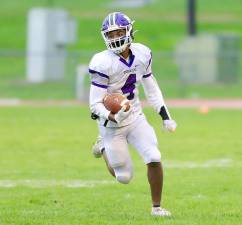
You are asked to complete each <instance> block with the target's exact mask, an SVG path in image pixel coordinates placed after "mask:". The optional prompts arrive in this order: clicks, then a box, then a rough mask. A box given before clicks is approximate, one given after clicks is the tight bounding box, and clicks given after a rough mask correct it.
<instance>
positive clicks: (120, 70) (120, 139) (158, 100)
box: [89, 43, 165, 179]
mask: <svg viewBox="0 0 242 225" xmlns="http://www.w3.org/2000/svg"><path fill="white" fill-rule="evenodd" d="M130 50H131V55H130V57H129V60H128V61H125V60H124V59H123V58H122V57H120V56H119V55H116V54H114V53H113V52H112V51H110V50H105V51H103V52H100V53H97V54H95V55H94V56H93V58H92V60H91V62H90V65H89V73H90V75H91V88H90V109H91V112H93V113H95V114H96V115H98V116H99V118H100V119H99V130H100V133H101V136H102V137H103V140H104V146H105V150H106V153H107V157H108V160H109V163H110V165H111V166H112V167H113V168H114V171H115V168H118V167H122V166H126V167H127V171H128V170H129V171H132V170H131V167H132V166H131V160H130V157H129V153H128V147H127V143H130V144H132V145H133V146H134V147H135V148H136V149H137V150H138V152H139V154H140V155H141V156H142V157H143V159H144V162H145V163H146V164H147V163H150V162H159V161H160V152H159V150H158V148H157V140H156V135H155V132H154V130H153V128H152V127H151V126H150V125H149V124H148V122H147V121H146V119H145V116H144V114H143V113H142V108H141V104H140V100H139V97H138V85H139V84H140V83H141V84H142V86H143V88H144V91H145V94H146V97H147V99H148V101H149V102H150V104H151V105H152V106H153V107H154V109H155V110H156V111H157V112H158V113H159V111H160V109H161V107H162V106H165V104H164V100H163V96H162V94H161V91H160V89H159V86H158V84H157V82H156V80H155V78H154V76H153V75H152V70H151V64H152V54H151V51H150V49H149V48H148V47H146V46H144V45H142V44H139V43H132V44H131V46H130ZM106 93H121V94H124V95H125V96H126V97H127V98H128V99H129V100H130V101H131V104H132V109H133V112H132V113H131V114H130V115H129V116H128V118H126V119H125V120H123V121H122V122H121V123H120V124H117V123H115V122H112V121H110V120H108V115H109V113H110V112H109V111H108V110H107V109H106V108H105V107H104V105H103V98H104V96H105V94H106ZM115 173H116V171H115ZM116 177H117V174H116ZM129 177H130V179H131V177H132V172H130V173H129ZM117 179H118V178H117Z"/></svg>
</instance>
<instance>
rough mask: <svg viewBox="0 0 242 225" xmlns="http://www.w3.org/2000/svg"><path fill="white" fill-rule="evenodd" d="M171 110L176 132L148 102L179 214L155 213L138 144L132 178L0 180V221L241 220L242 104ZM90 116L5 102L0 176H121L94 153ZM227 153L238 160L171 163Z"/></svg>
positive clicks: (168, 195)
mask: <svg viewBox="0 0 242 225" xmlns="http://www.w3.org/2000/svg"><path fill="white" fill-rule="evenodd" d="M171 112H172V114H173V115H174V116H175V117H176V120H177V122H178V125H179V127H178V128H179V129H178V130H177V132H176V133H174V134H169V133H163V132H161V122H160V119H159V118H158V117H157V116H154V112H153V110H151V109H149V108H147V109H146V110H145V113H146V115H147V117H148V120H149V122H150V123H151V124H152V126H154V128H155V130H156V133H157V137H158V140H159V146H160V150H161V153H162V158H163V162H164V165H165V188H164V196H163V203H164V206H165V207H167V208H168V209H170V210H171V211H172V213H173V216H172V217H171V218H168V219H162V218H153V217H151V216H150V215H149V213H150V194H149V187H148V183H147V179H146V171H145V166H144V164H143V162H142V160H141V159H140V157H139V156H138V154H137V153H136V152H135V151H134V150H133V149H131V155H132V159H133V162H134V179H133V181H132V182H131V183H130V184H129V185H121V184H118V183H116V182H114V183H109V184H106V185H104V186H100V185H99V186H94V187H92V188H87V187H83V188H66V187H61V186H53V187H43V188H41V187H40V188H30V187H24V186H21V185H19V186H17V187H12V188H3V187H0V224H1V225H9V224H11V225H22V224H25V225H27V224H31V225H36V224H41V225H42V224H45V225H47V224H51V225H54V224H56V225H57V224H58V225H59V224H62V225H64V224H66V225H72V224H73V225H77V224H78V225H81V224H82V225H96V224H99V225H104V224H105V225H125V224H132V225H136V224H137V225H147V224H161V223H162V224H167V225H168V224H169V225H211V224H213V225H228V224H229V225H232V224H233V225H241V224H242V223H241V221H242V211H241V207H240V206H241V201H242V197H241V196H242V183H241V167H242V154H241V149H242V141H241V138H240V133H241V132H240V129H241V125H242V124H241V112H240V111H239V110H212V111H211V112H210V113H208V114H205V115H202V114H199V113H198V112H197V111H196V110H181V109H179V110H174V109H173V110H171ZM228 115H230V119H228ZM88 117H89V110H88V109H87V108H86V107H66V108H65V107H43V108H40V107H35V108H33V107H17V108H1V109H0V124H1V126H0V142H1V145H0V181H2V180H10V181H15V182H17V181H21V180H28V179H29V180H33V181H38V180H44V181H52V180H56V181H58V180H66V181H68V180H73V179H79V180H83V181H88V180H99V181H100V180H107V181H110V182H112V181H114V180H113V178H112V177H111V176H110V175H109V174H108V172H107V170H106V168H105V165H104V162H103V160H102V159H95V158H93V157H92V154H91V152H90V149H91V146H92V143H93V142H94V140H95V137H96V135H97V128H96V123H95V122H93V121H90V120H87V119H86V118H88ZM86 134H88V135H86ZM201 137H202V138H201ZM221 159H225V160H226V159H227V160H231V165H230V166H229V167H226V166H224V167H216V164H213V163H212V164H210V165H212V167H204V168H202V167H200V168H199V167H198V168H196V167H195V168H188V167H184V168H183V167H182V166H181V167H180V168H179V167H177V168H172V167H169V165H171V163H173V164H174V163H175V164H176V165H178V166H179V165H182V163H185V164H186V163H189V164H191V163H195V164H196V165H200V164H204V163H205V162H208V161H210V160H221Z"/></svg>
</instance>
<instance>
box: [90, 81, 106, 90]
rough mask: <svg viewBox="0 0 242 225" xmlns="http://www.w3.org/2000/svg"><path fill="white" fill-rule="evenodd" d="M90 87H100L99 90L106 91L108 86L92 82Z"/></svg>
mask: <svg viewBox="0 0 242 225" xmlns="http://www.w3.org/2000/svg"><path fill="white" fill-rule="evenodd" d="M92 85H94V86H96V87H100V88H104V89H107V88H108V86H107V85H103V84H98V83H96V82H94V81H92Z"/></svg>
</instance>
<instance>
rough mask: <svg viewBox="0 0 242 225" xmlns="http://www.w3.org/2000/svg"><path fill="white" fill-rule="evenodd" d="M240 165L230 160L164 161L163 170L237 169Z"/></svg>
mask: <svg viewBox="0 0 242 225" xmlns="http://www.w3.org/2000/svg"><path fill="white" fill-rule="evenodd" d="M239 165H240V164H238V163H237V162H234V161H233V160H232V159H230V158H224V159H213V160H208V161H205V162H193V161H169V160H168V161H164V167H165V168H181V169H183V168H184V169H194V168H215V167H221V168H225V167H238V166H239Z"/></svg>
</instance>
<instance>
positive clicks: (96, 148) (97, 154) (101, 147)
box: [92, 136, 104, 158]
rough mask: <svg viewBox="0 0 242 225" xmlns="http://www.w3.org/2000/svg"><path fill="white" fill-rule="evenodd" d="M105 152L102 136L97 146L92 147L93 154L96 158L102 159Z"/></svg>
mask: <svg viewBox="0 0 242 225" xmlns="http://www.w3.org/2000/svg"><path fill="white" fill-rule="evenodd" d="M103 150H104V145H103V140H102V137H101V136H98V137H97V140H96V142H95V144H94V145H93V146H92V153H93V155H94V157H95V158H100V157H101V156H102V152H103Z"/></svg>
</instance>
